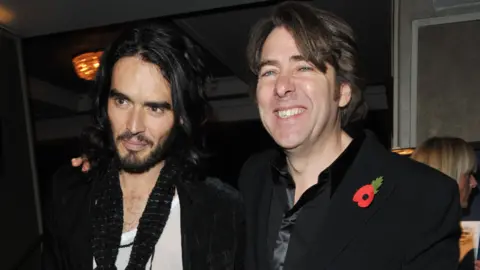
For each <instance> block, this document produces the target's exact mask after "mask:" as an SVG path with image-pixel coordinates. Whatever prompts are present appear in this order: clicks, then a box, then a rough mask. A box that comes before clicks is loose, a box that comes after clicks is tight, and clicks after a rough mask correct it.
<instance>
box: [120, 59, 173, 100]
mask: <svg viewBox="0 0 480 270" xmlns="http://www.w3.org/2000/svg"><path fill="white" fill-rule="evenodd" d="M111 89H116V90H117V91H118V92H120V93H122V94H125V95H127V96H128V97H130V98H131V99H134V100H135V99H138V100H139V101H145V100H149V99H150V100H170V99H171V90H170V85H169V83H168V81H167V80H166V79H165V78H164V77H163V75H162V72H161V70H160V68H159V67H158V66H156V65H154V64H152V63H149V62H146V61H143V60H142V59H141V58H139V57H135V56H129V57H123V58H120V59H119V60H118V61H117V62H116V63H115V65H114V66H113V71H112V80H111Z"/></svg>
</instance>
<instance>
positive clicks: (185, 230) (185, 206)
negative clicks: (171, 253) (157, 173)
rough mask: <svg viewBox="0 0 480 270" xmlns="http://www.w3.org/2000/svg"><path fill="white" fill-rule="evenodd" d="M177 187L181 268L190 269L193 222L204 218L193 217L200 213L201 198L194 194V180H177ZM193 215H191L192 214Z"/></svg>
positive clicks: (193, 263)
mask: <svg viewBox="0 0 480 270" xmlns="http://www.w3.org/2000/svg"><path fill="white" fill-rule="evenodd" d="M175 187H176V188H177V193H178V199H179V200H180V207H181V211H180V230H181V233H182V264H183V269H185V270H190V269H192V265H195V262H193V257H192V249H193V246H194V243H192V241H194V240H195V239H196V236H195V226H192V225H194V224H195V222H198V221H199V220H200V219H202V218H204V217H201V216H197V217H195V216H194V215H196V214H198V215H201V211H197V210H198V209H201V203H202V200H201V198H198V197H197V196H196V194H197V192H195V190H196V185H195V183H194V182H190V181H188V180H187V179H185V180H179V181H176V182H175ZM192 215H193V216H192Z"/></svg>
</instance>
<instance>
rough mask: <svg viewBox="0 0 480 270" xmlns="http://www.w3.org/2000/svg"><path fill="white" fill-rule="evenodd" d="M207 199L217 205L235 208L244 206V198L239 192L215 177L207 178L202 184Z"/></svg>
mask: <svg viewBox="0 0 480 270" xmlns="http://www.w3.org/2000/svg"><path fill="white" fill-rule="evenodd" d="M202 185H203V189H204V190H205V193H206V194H207V197H208V198H209V199H211V200H215V201H216V203H222V204H227V205H230V206H233V207H236V206H239V205H242V203H243V202H242V197H241V196H240V193H239V192H238V190H236V189H235V188H234V187H232V186H230V185H229V184H227V183H225V182H222V181H221V180H220V179H218V178H215V177H207V178H205V180H204V181H203V182H202Z"/></svg>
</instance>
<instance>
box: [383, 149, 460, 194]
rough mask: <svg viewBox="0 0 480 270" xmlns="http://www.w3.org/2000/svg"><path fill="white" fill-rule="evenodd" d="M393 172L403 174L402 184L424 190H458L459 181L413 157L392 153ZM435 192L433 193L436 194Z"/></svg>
mask: <svg viewBox="0 0 480 270" xmlns="http://www.w3.org/2000/svg"><path fill="white" fill-rule="evenodd" d="M390 155H391V162H392V165H393V166H391V167H392V169H393V170H392V173H394V174H396V175H398V176H402V178H401V179H399V180H400V181H399V182H400V183H401V184H404V185H409V186H412V187H416V188H418V189H419V190H423V191H427V190H429V191H434V190H439V191H441V190H444V191H445V192H458V186H457V182H456V181H455V180H454V179H452V178H450V177H449V176H447V175H445V174H443V173H442V172H440V171H438V170H436V169H434V168H431V167H429V166H427V165H425V164H423V163H420V162H417V161H415V160H412V159H411V158H408V157H405V156H400V155H396V154H393V153H391V154H390ZM435 194H436V193H433V194H432V195H435Z"/></svg>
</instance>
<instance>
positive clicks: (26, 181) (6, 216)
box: [0, 28, 41, 270]
mask: <svg viewBox="0 0 480 270" xmlns="http://www.w3.org/2000/svg"><path fill="white" fill-rule="evenodd" d="M19 45H20V44H19V40H18V39H16V38H15V37H14V36H12V35H11V34H9V33H8V32H6V31H3V30H2V29H1V28H0V59H1V60H0V121H1V123H0V124H1V125H0V128H1V131H0V132H1V156H0V158H1V159H2V160H1V162H0V166H1V167H0V183H1V185H0V186H1V188H0V207H1V213H2V222H1V225H0V226H1V227H0V231H2V232H3V234H2V245H3V246H4V247H6V248H4V249H2V259H1V261H2V262H1V269H5V270H10V269H12V267H13V266H14V265H15V264H16V263H17V262H18V261H19V260H20V259H21V257H22V256H23V254H25V252H27V250H28V248H29V247H30V246H31V245H32V244H33V243H35V241H36V240H38V237H39V235H40V234H41V225H40V224H41V221H40V217H39V207H40V205H39V203H38V202H39V199H38V196H37V194H38V193H37V192H36V190H37V183H36V174H35V165H34V155H33V146H32V136H31V135H32V134H31V127H30V120H29V111H28V104H26V102H27V95H26V87H25V83H24V80H23V70H22V69H23V65H22V64H21V62H22V61H21V55H20V46H19ZM37 250H38V249H37ZM35 255H36V256H34V257H33V258H32V259H31V260H26V261H25V265H24V267H25V268H20V269H39V266H38V262H39V261H38V259H39V257H38V252H37V253H36V254H35Z"/></svg>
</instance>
